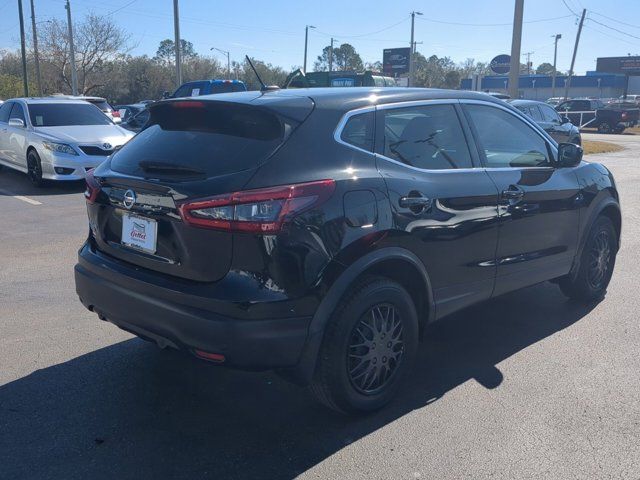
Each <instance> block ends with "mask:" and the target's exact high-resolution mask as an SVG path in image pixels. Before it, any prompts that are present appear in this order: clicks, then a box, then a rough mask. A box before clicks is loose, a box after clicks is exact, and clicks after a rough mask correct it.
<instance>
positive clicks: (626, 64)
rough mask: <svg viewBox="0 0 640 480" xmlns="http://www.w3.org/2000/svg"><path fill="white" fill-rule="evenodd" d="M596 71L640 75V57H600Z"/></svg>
mask: <svg viewBox="0 0 640 480" xmlns="http://www.w3.org/2000/svg"><path fill="white" fill-rule="evenodd" d="M596 71H598V72H602V73H625V74H627V75H640V57H637V56H636V57H630V56H629V57H600V58H598V63H597V64H596Z"/></svg>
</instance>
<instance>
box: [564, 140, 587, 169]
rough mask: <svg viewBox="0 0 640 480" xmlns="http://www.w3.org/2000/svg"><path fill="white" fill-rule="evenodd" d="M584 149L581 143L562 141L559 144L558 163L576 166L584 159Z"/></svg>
mask: <svg viewBox="0 0 640 480" xmlns="http://www.w3.org/2000/svg"><path fill="white" fill-rule="evenodd" d="M582 154H583V150H582V147H581V146H580V145H574V144H573V143H561V144H560V145H558V165H559V166H560V167H575V166H576V165H579V164H580V162H581V161H582Z"/></svg>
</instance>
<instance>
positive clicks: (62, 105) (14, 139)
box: [0, 98, 134, 186]
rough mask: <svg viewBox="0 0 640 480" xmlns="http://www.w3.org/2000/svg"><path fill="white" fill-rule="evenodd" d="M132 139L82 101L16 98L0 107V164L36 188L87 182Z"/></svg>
mask: <svg viewBox="0 0 640 480" xmlns="http://www.w3.org/2000/svg"><path fill="white" fill-rule="evenodd" d="M133 136H134V133H133V132H130V131H128V130H125V129H124V128H121V127H119V126H117V125H115V124H114V123H113V122H112V121H111V120H110V119H109V118H108V117H107V116H105V115H104V114H103V113H102V112H101V111H100V109H99V108H97V107H96V106H94V105H92V104H90V103H87V102H85V101H82V100H69V99H55V98H16V99H11V100H6V101H5V102H4V103H3V104H2V106H0V165H4V166H7V167H9V168H14V169H16V170H20V171H22V172H24V173H26V174H28V175H29V179H30V180H31V182H32V183H33V184H34V185H36V186H40V185H42V183H43V181H44V180H81V179H83V178H85V172H86V171H87V170H90V169H91V168H94V167H97V166H98V165H99V164H100V163H102V161H104V160H105V159H106V158H107V157H108V156H109V155H111V154H112V153H113V152H115V151H116V150H117V149H119V148H120V147H121V146H122V145H124V144H125V143H126V142H127V141H128V140H129V139H130V138H132V137H133Z"/></svg>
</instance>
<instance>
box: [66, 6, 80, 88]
mask: <svg viewBox="0 0 640 480" xmlns="http://www.w3.org/2000/svg"><path fill="white" fill-rule="evenodd" d="M64 8H66V9H67V27H68V29H69V57H70V58H69V63H70V64H71V93H72V94H73V95H78V72H77V71H76V49H75V47H74V45H73V25H72V24H71V3H70V2H69V0H67V3H66V5H65V6H64Z"/></svg>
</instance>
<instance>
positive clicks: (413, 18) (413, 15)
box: [407, 11, 422, 87]
mask: <svg viewBox="0 0 640 480" xmlns="http://www.w3.org/2000/svg"><path fill="white" fill-rule="evenodd" d="M416 15H422V12H416V11H413V12H411V41H410V42H409V79H408V82H407V86H409V87H413V71H414V69H415V67H414V59H413V53H414V50H415V48H416V45H415V40H414V30H415V22H416Z"/></svg>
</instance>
